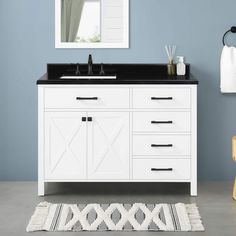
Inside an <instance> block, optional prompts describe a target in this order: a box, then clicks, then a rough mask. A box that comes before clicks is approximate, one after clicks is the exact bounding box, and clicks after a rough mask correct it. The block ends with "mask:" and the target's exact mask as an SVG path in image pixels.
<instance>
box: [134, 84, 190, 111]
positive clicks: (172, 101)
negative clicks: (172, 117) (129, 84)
mask: <svg viewBox="0 0 236 236" xmlns="http://www.w3.org/2000/svg"><path fill="white" fill-rule="evenodd" d="M190 102H191V90H190V89H189V88H135V89H133V108H184V109H186V108H190Z"/></svg>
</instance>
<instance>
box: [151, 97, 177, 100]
mask: <svg viewBox="0 0 236 236" xmlns="http://www.w3.org/2000/svg"><path fill="white" fill-rule="evenodd" d="M151 99H152V100H173V97H151Z"/></svg>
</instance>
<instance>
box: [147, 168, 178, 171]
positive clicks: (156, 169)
mask: <svg viewBox="0 0 236 236" xmlns="http://www.w3.org/2000/svg"><path fill="white" fill-rule="evenodd" d="M151 171H173V168H166V169H163V168H152V169H151Z"/></svg>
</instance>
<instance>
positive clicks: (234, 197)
mask: <svg viewBox="0 0 236 236" xmlns="http://www.w3.org/2000/svg"><path fill="white" fill-rule="evenodd" d="M233 199H234V200H235V201H236V178H235V181H234V190H233Z"/></svg>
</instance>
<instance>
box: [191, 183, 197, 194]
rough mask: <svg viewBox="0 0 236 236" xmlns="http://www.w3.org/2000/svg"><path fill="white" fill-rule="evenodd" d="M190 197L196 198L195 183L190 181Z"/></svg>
mask: <svg viewBox="0 0 236 236" xmlns="http://www.w3.org/2000/svg"><path fill="white" fill-rule="evenodd" d="M190 195H191V196H192V197H196V196H197V181H192V182H191V183H190Z"/></svg>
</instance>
